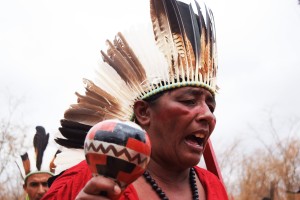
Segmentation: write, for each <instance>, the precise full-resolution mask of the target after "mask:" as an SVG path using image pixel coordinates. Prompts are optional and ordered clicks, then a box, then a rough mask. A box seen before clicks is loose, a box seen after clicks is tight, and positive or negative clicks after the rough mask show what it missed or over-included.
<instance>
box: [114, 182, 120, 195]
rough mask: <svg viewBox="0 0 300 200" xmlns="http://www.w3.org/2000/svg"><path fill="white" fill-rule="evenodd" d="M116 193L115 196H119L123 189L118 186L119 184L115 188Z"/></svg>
mask: <svg viewBox="0 0 300 200" xmlns="http://www.w3.org/2000/svg"><path fill="white" fill-rule="evenodd" d="M114 192H115V194H119V193H120V192H121V188H120V187H119V186H118V184H116V185H115V186H114Z"/></svg>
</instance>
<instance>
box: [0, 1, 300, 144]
mask: <svg viewBox="0 0 300 200" xmlns="http://www.w3.org/2000/svg"><path fill="white" fill-rule="evenodd" d="M104 2H109V3H104ZM133 2H135V3H139V4H143V3H142V2H143V1H141V0H134V1H133ZM210 3H211V7H212V9H213V11H214V15H215V21H216V30H217V40H218V54H219V78H218V84H219V86H220V88H221V89H220V91H219V94H218V95H217V104H218V105H217V110H216V116H217V128H216V130H215V132H214V134H213V136H212V138H213V140H218V141H216V142H217V143H220V142H229V141H231V139H233V138H235V137H237V136H238V135H240V134H243V133H245V130H246V129H247V128H248V124H252V125H254V126H255V125H259V124H260V123H261V122H262V121H263V118H264V112H263V111H264V110H265V109H271V110H272V112H274V113H275V115H276V116H280V117H282V118H283V119H288V117H289V116H298V117H300V116H299V115H300V105H299V102H300V94H299V89H298V88H297V87H298V86H299V85H300V79H299V78H298V76H299V75H300V56H299V55H300V5H298V2H297V0H252V1H245V0H227V1H223V0H222V1H221V0H210ZM106 4H107V5H106ZM111 5H112V6H113V7H114V8H115V9H116V10H115V11H110V12H108V11H109V10H108V6H111ZM134 7H135V6H133V5H131V3H128V2H127V1H123V0H115V1H112V0H110V1H101V0H88V1H79V0H65V1H59V0H51V1H49V0H27V1H23V0H10V1H0V25H1V26H0V55H1V56H0V67H1V73H0V82H1V84H0V97H1V98H0V103H1V113H0V116H1V117H2V116H6V115H7V107H6V106H7V103H6V101H7V99H6V97H5V95H7V92H6V91H7V88H8V89H9V91H10V93H11V94H12V95H13V96H16V97H24V103H23V104H22V109H21V113H18V116H19V117H20V116H21V117H22V121H24V122H25V123H26V124H28V125H30V127H31V130H32V133H30V134H32V135H33V134H34V130H35V128H34V127H35V126H36V125H43V126H45V128H46V130H47V131H48V132H50V133H53V134H54V133H55V132H57V128H58V127H59V120H60V119H61V118H62V117H63V112H64V110H65V109H67V108H68V106H69V104H71V103H74V102H75V101H76V97H75V95H74V92H75V91H81V90H82V88H83V84H82V81H81V80H82V78H83V77H91V76H93V73H94V69H95V68H96V67H97V62H98V60H99V59H100V53H99V52H100V49H101V48H102V47H103V45H104V40H105V39H106V38H108V37H109V38H111V37H112V36H113V35H114V34H115V33H116V32H117V31H119V30H122V28H123V27H124V26H125V24H126V21H128V18H130V17H132V16H134V14H135V13H136V12H140V11H137V10H136V9H135V8H134ZM125 8H126V13H127V14H126V15H124V17H121V18H120V17H118V15H117V13H118V12H120V11H119V9H125ZM123 11H124V10H123ZM142 14H143V13H141V15H142ZM135 20H138V19H135ZM298 132H299V127H298Z"/></svg>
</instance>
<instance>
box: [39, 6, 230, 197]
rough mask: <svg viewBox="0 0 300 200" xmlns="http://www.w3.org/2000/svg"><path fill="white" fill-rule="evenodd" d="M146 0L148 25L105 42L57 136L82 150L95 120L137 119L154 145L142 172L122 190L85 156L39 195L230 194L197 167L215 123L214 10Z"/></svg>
mask: <svg viewBox="0 0 300 200" xmlns="http://www.w3.org/2000/svg"><path fill="white" fill-rule="evenodd" d="M149 3H150V5H149V9H150V10H148V11H147V12H148V13H149V16H148V18H147V20H146V19H145V23H144V24H147V22H149V25H150V28H145V27H144V25H141V26H140V27H139V28H137V27H135V28H134V29H130V30H129V31H128V32H123V33H118V34H117V35H116V37H115V39H114V40H113V41H112V42H111V41H109V40H108V41H107V45H108V48H107V50H106V52H104V51H101V54H102V57H103V63H102V64H101V65H100V67H99V71H98V74H97V75H98V77H97V79H96V80H95V82H93V81H90V80H88V79H84V83H85V88H86V93H85V95H80V94H78V93H77V96H78V102H77V104H73V105H71V107H70V108H69V109H67V110H66V111H65V114H64V119H63V120H62V121H61V125H62V127H60V132H61V133H62V135H63V136H64V138H56V142H57V143H58V144H60V145H62V146H64V147H67V148H83V146H84V139H85V136H86V134H87V132H88V130H89V129H90V128H91V127H92V126H93V125H95V124H96V123H98V122H100V121H103V120H106V119H115V118H116V119H119V120H123V121H127V120H131V121H134V122H135V123H137V124H138V125H140V126H141V127H142V128H143V129H144V130H145V131H146V132H147V134H148V136H149V138H150V141H151V144H152V151H151V159H150V162H149V164H148V166H147V168H146V171H145V173H144V174H143V176H140V177H139V178H138V179H137V180H136V181H134V182H133V183H132V184H130V185H129V186H128V187H127V188H126V189H125V190H123V191H121V188H120V187H119V185H118V184H116V183H115V182H114V181H112V180H111V179H109V178H106V177H103V176H95V177H93V176H92V174H91V171H90V170H89V168H88V165H87V162H86V161H85V160H83V161H82V162H80V163H79V164H76V165H75V166H72V167H70V168H68V169H66V170H65V171H64V172H63V173H62V174H61V175H59V176H58V177H56V179H55V180H54V181H53V183H52V185H51V187H50V189H49V191H48V192H47V194H46V195H45V196H44V198H43V199H116V198H117V199H122V200H123V199H127V200H128V199H129V200H134V199H146V200H148V199H154V200H157V199H165V200H166V199H172V200H176V199H180V200H183V199H184V200H187V199H200V200H204V199H207V200H227V199H228V197H227V193H226V190H225V188H224V185H223V183H222V182H221V181H220V179H219V178H218V177H217V176H215V175H214V174H212V173H211V172H209V171H208V170H206V169H203V168H200V167H198V163H199V162H200V158H201V156H202V154H203V152H204V148H205V146H206V144H207V143H208V139H209V137H210V135H211V133H212V132H213V130H214V128H215V125H216V118H215V115H214V111H215V108H216V99H215V96H216V93H217V90H218V87H217V84H216V74H217V68H218V66H217V52H216V51H217V50H216V35H215V27H214V19H213V14H212V11H211V10H210V9H209V8H208V7H207V6H206V4H205V3H203V2H197V1H195V0H190V1H181V0H150V1H149ZM137 9H138V8H137ZM145 12H146V11H145ZM112 153H113V152H112ZM63 155H64V154H63V152H62V154H61V156H63ZM124 173H125V172H124ZM103 194H105V195H103Z"/></svg>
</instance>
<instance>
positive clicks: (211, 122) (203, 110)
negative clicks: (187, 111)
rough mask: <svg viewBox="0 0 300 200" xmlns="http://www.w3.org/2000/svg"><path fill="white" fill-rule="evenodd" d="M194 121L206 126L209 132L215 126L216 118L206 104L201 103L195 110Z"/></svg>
mask: <svg viewBox="0 0 300 200" xmlns="http://www.w3.org/2000/svg"><path fill="white" fill-rule="evenodd" d="M196 121H197V122H199V123H201V124H202V125H204V126H208V127H209V130H210V132H212V131H213V129H214V128H215V125H216V117H215V115H214V114H213V112H212V111H211V109H210V108H209V106H208V105H207V104H206V103H202V104H200V105H199V106H197V108H196Z"/></svg>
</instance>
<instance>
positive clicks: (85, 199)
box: [75, 189, 109, 200]
mask: <svg viewBox="0 0 300 200" xmlns="http://www.w3.org/2000/svg"><path fill="white" fill-rule="evenodd" d="M75 200H109V198H108V197H106V196H99V195H91V194H87V193H85V192H84V190H83V189H82V190H81V191H80V192H79V193H78V195H77V196H76V198H75Z"/></svg>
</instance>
